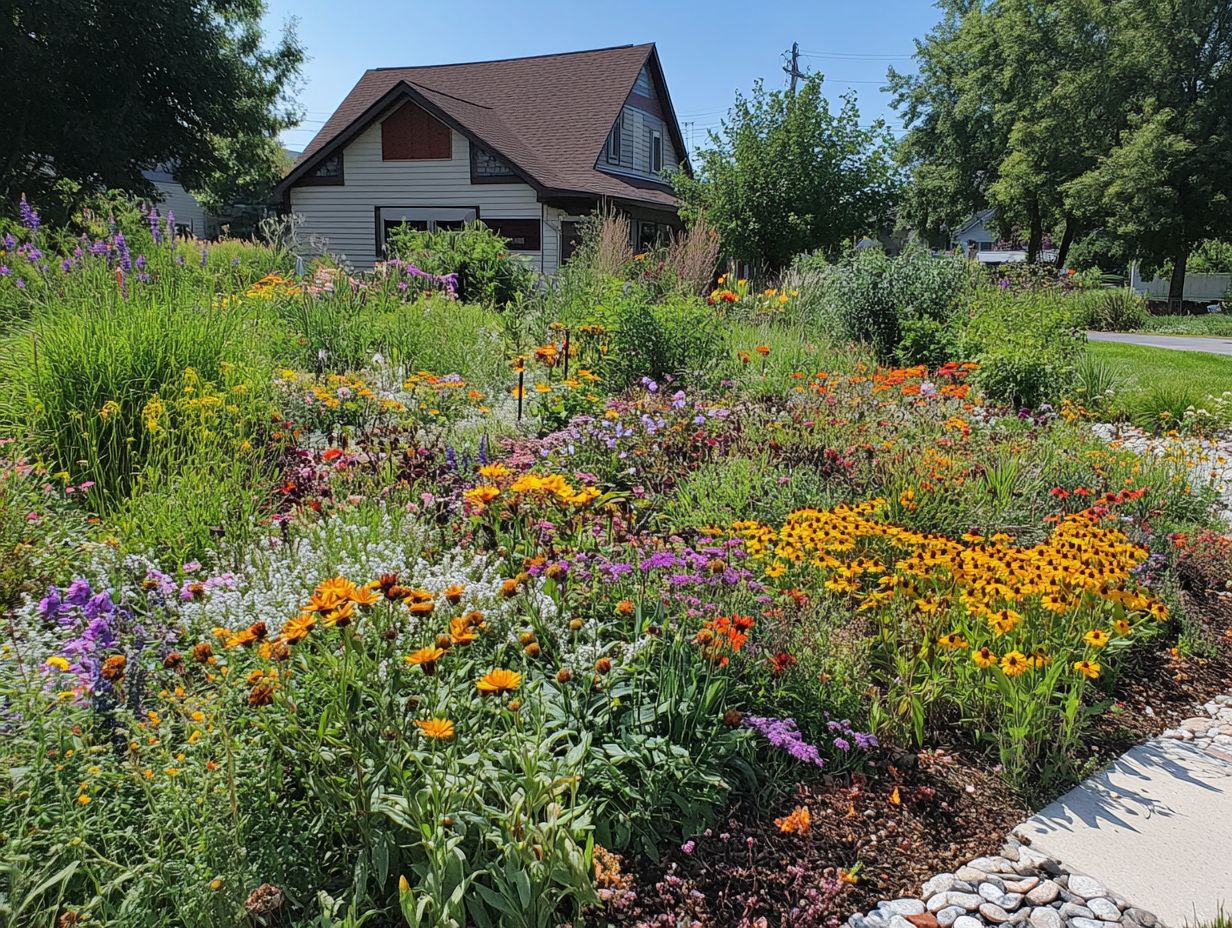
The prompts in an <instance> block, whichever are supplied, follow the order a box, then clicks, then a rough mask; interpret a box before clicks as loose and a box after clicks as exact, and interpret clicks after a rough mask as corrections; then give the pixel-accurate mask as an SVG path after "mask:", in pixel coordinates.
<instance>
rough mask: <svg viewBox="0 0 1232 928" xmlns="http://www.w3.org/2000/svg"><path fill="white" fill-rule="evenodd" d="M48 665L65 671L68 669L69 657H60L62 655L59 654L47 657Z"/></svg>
mask: <svg viewBox="0 0 1232 928" xmlns="http://www.w3.org/2000/svg"><path fill="white" fill-rule="evenodd" d="M47 666H48V667H54V668H55V669H56V670H61V671H64V670H68V668H69V663H68V659H67V658H63V657H60V655H58V654H57V655H56V656H55V657H49V658H47Z"/></svg>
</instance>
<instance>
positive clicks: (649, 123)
mask: <svg viewBox="0 0 1232 928" xmlns="http://www.w3.org/2000/svg"><path fill="white" fill-rule="evenodd" d="M620 120H621V121H620V131H621V142H620V164H619V165H616V164H612V163H611V162H610V161H608V160H607V151H606V149H605V150H604V152H603V154H602V155H600V156H599V162H598V167H599V168H600V169H601V170H604V171H608V172H610V173H613V174H631V175H636V176H638V177H655V178H657V177H658V175H656V174H655V173H653V172H652V171H651V170H650V133H651V132H652V131H656V130H657V131H658V133H659V135H660V136H661V137H662V139H663V173H665V174H666V173H668V172H670V171H672V170H675V169H676V168H678V167H680V154H679V152H677V151H676V146H675V145H673V144H672V137H671V134H670V133H669V132H668V131H667V125H666V123H664V121H663V120H662V119H660V118H659V117H658V116H656V115H655V114H653V113H650V112H647V111H646V110H643V109H641V108H639V107H637V106H633V105H631V104H625V106H624V107H623V108H622V109H621V111H620Z"/></svg>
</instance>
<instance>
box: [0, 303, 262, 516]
mask: <svg viewBox="0 0 1232 928" xmlns="http://www.w3.org/2000/svg"><path fill="white" fill-rule="evenodd" d="M249 321H250V314H249V312H248V310H247V309H245V308H244V307H243V306H242V304H240V303H230V304H228V303H225V302H222V303H218V304H217V305H211V297H210V296H209V295H208V294H205V293H201V292H200V291H198V292H196V293H195V294H193V295H192V296H191V297H189V296H188V295H187V294H180V295H179V299H173V300H171V301H164V300H163V299H160V298H159V294H149V295H146V296H144V297H137V296H134V297H133V298H132V299H128V300H125V299H122V298H121V297H119V295H118V294H113V295H112V298H111V299H109V300H108V299H104V300H102V301H99V302H96V303H95V304H93V305H90V304H85V303H77V302H74V303H69V304H65V305H61V306H57V307H52V308H49V309H48V310H46V311H45V312H43V313H41V314H40V315H39V317H38V318H37V319H36V320H35V321H34V322H33V323H32V324H31V325H30V326H29V328H28V329H27V330H26V331H25V332H23V333H22V334H20V335H17V336H14V337H13V338H12V339H10V341H9V344H8V349H9V350H7V351H6V352H4V358H3V360H2V361H0V381H3V384H4V386H3V387H2V388H0V389H2V391H3V392H2V393H0V426H3V428H4V430H5V431H6V432H8V433H9V434H13V435H24V436H26V437H27V438H28V440H29V442H30V444H31V447H32V449H33V450H34V451H35V453H37V454H38V455H39V456H40V457H41V458H42V459H43V460H44V462H45V463H46V464H47V465H48V467H49V468H51V469H52V470H53V471H56V472H63V473H65V474H67V475H69V476H70V478H71V479H72V480H74V481H77V482H82V481H89V482H91V483H92V487H91V497H92V499H94V500H95V501H97V502H98V504H99V505H101V506H102V507H104V508H106V507H108V506H110V505H111V504H113V503H116V502H118V501H119V500H121V499H122V498H124V497H125V496H127V495H128V493H129V492H130V491H131V489H132V487H133V485H134V481H136V480H137V478H138V476H139V474H140V473H141V471H142V469H143V468H145V467H146V466H148V465H151V464H153V463H158V464H159V465H160V466H163V467H168V466H174V464H175V461H174V460H173V459H175V458H182V457H183V456H184V455H187V454H188V453H189V449H190V448H193V447H194V446H195V445H197V444H200V447H198V448H195V449H194V450H193V453H194V454H200V453H202V451H203V449H204V448H206V447H207V446H208V447H215V448H219V449H222V453H223V454H231V453H233V452H234V451H235V450H237V448H238V447H239V446H240V445H241V444H242V443H243V442H244V441H245V440H247V439H249V438H250V437H251V435H250V433H251V431H252V429H253V428H255V425H256V423H255V422H254V418H257V419H259V418H262V416H261V415H260V413H259V412H258V411H257V406H259V395H258V394H259V393H260V392H261V389H260V387H259V385H256V384H254V383H253V382H252V380H251V379H250V378H248V377H247V376H246V374H247V370H246V357H247V356H249V355H250V353H251V350H252V349H251V345H250V344H246V343H245V341H246V338H245V335H246V332H247V331H248V329H249V326H248V322H249ZM258 384H259V381H258ZM181 463H183V462H182V461H181Z"/></svg>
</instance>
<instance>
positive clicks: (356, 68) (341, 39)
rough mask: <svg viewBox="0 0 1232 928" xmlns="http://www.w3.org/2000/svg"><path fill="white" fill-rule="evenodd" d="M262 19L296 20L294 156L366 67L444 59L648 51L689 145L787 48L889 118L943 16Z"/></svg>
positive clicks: (526, 13) (357, 12)
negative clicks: (902, 80)
mask: <svg viewBox="0 0 1232 928" xmlns="http://www.w3.org/2000/svg"><path fill="white" fill-rule="evenodd" d="M267 3H268V5H269V14H268V17H267V24H268V26H269V27H270V28H271V29H275V30H276V29H278V28H279V27H280V26H281V24H282V23H283V22H284V21H285V20H286V19H287V18H288V17H292V16H293V17H296V18H298V20H299V26H298V28H299V36H300V41H301V42H302V43H303V45H304V47H305V49H306V50H307V53H308V61H307V63H306V65H305V67H304V82H303V83H304V86H303V87H302V89H301V91H300V94H299V100H300V104H301V106H302V107H303V109H304V110H306V115H305V118H304V122H303V123H302V124H301V125H300V127H299V128H296V129H293V130H291V131H289V132H287V133H285V134H284V136H283V142H284V144H285V145H286V146H287V147H288V148H291V149H294V150H297V151H298V150H301V149H303V148H304V146H305V145H307V144H308V141H309V140H310V139H311V138H312V136H313V134H314V133H315V132H316V130H317V129H319V128H320V126H321V124H322V123H323V122H324V121H325V120H326V119H327V118H328V116H329V114H330V113H331V112H332V111H333V110H334V108H335V107H336V106H337V105H338V104H339V103H340V102H341V101H342V98H343V97H344V96H345V95H346V93H347V91H349V90H350V89H351V87H352V86H353V85H354V84H355V82H356V81H357V80H358V79H359V77H360V75H361V74H362V73H363V72H364V70H365V69H366V68H374V67H389V66H398V65H419V64H446V63H452V62H460V61H480V60H484V59H489V58H511V57H517V56H520V55H540V54H547V53H552V52H564V51H578V50H581V49H587V48H602V47H605V46H609V45H624V44H626V43H640V42H655V43H656V44H657V45H658V48H659V56H660V58H661V59H662V62H663V68H664V71H665V72H666V75H667V83H668V88H669V90H670V92H671V95H672V102H673V104H674V105H675V107H676V113H677V116H679V118H680V121H681V124H682V128H683V129H684V131H685V134H686V137H691V138H692V139H693V142H694V144H696V143H698V142H700V141H701V140H702V139H704V136H705V130H706V129H708V128H714V127H716V126H717V125H718V122H719V120H720V119H721V118H722V116H723V114H724V112H725V111H726V109H727V107H728V106H730V105H731V101H732V99H733V97H734V95H735V92H736V90H742V91H747V90H748V89H749V88H750V87H751V86H752V84H753V81H754V80H756V79H757V78H759V77H761V78H765V80H766V84H767V85H768V86H771V87H782V86H784V85H785V83H786V80H787V75H786V74H785V73H784V72H783V70H782V68H783V66H784V63H785V61H784V58H783V53H784V52H785V51H786V50H787V49H788V48H790V47H791V43H792V42H793V41H795V42H799V43H800V50H801V53H802V57H801V69H802V70H804V71H810V72H813V71H815V72H821V73H822V74H824V75H825V78H826V81H825V87H826V92H827V95H828V96H830V97H831V98H836V97H837V96H838V95H839V94H841V93H843V92H845V91H848V90H850V91H854V92H855V93H856V94H857V96H858V98H859V101H860V112H861V116H863V117H865V120H866V121H871V120H873V119H875V118H879V117H883V118H886V119H888V120H890V121H891V125H892V126H895V127H897V125H898V123H897V119H896V117H895V114H894V112H893V111H892V110H890V109H889V107H888V106H887V97H886V95H885V94H883V93H882V92H881V90H880V87H881V86H882V84H883V83H884V79H885V73H886V68H887V67H888V66H890V65H894V66H895V67H896V68H899V69H900V70H910V69H911V67H912V62H911V59H910V55H911V52H912V51H913V49H914V45H913V44H912V39H914V38H916V37H917V36H922V35H924V33H926V32H927V31H928V30H929V29H930V28H931V27H932V26H933V24H934V23H935V22H936V21H937V19H938V12H937V10H936V9H935V7H934V6H933V5H932V3H931V2H930V0H846V2H839V0H812V2H802V0H762V2H741V3H736V2H729V0H710V2H704V3H703V2H678V0H657V2H655V0H617V2H603V3H599V2H594V0H573V2H568V0H564V2H561V0H522V2H521V3H518V2H511V0H501V2H496V0H468V2H466V3H460V2H457V0H436V2H422V0H267Z"/></svg>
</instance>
